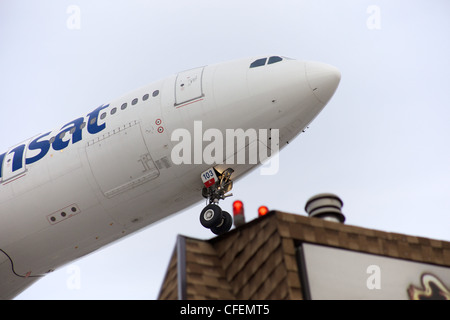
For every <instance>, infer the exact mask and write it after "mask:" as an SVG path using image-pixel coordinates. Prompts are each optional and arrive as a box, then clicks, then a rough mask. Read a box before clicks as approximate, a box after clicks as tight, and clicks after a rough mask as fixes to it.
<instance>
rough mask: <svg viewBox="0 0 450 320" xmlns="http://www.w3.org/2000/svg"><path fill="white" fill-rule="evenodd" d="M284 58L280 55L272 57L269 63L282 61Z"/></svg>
mask: <svg viewBox="0 0 450 320" xmlns="http://www.w3.org/2000/svg"><path fill="white" fill-rule="evenodd" d="M282 60H283V58H281V57H278V56H274V57H270V58H269V62H268V63H267V64H272V63H277V62H280V61H282Z"/></svg>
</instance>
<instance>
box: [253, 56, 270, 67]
mask: <svg viewBox="0 0 450 320" xmlns="http://www.w3.org/2000/svg"><path fill="white" fill-rule="evenodd" d="M266 61H267V58H262V59H258V60H256V61H254V62H252V64H251V65H250V68H256V67H262V66H265V65H266Z"/></svg>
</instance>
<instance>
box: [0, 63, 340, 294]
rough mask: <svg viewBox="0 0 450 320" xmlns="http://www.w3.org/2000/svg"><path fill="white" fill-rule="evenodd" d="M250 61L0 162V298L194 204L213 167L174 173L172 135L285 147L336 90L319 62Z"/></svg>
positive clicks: (170, 82)
mask: <svg viewBox="0 0 450 320" xmlns="http://www.w3.org/2000/svg"><path fill="white" fill-rule="evenodd" d="M257 60H258V58H253V59H252V58H250V59H242V60H236V61H232V62H227V63H222V64H216V65H210V66H206V67H202V68H197V69H192V70H188V71H184V72H181V73H179V74H178V75H173V76H171V77H168V78H166V79H164V80H161V81H158V82H154V83H152V84H150V85H148V86H145V87H142V88H140V89H138V90H136V91H134V92H132V93H130V94H127V95H125V96H123V97H121V98H119V99H117V100H114V101H111V102H110V103H108V104H105V105H102V106H100V107H98V108H96V109H94V110H93V111H91V112H89V113H87V114H86V115H84V116H81V117H79V118H77V119H74V120H72V121H70V122H68V123H67V124H65V125H63V126H59V127H57V128H56V129H55V130H53V131H45V132H43V133H41V134H39V135H37V136H35V137H32V138H31V139H29V140H27V141H24V142H22V143H20V144H17V145H14V146H13V147H11V148H10V149H9V150H5V151H4V152H2V153H1V154H0V166H1V171H0V172H1V180H0V181H1V182H0V250H1V251H0V299H2V298H3V299H9V298H12V297H14V296H15V295H17V294H18V293H19V292H20V291H22V290H23V289H24V288H26V287H27V286H28V285H30V284H31V283H32V282H33V281H35V280H37V279H38V278H39V277H40V276H42V275H45V274H46V273H48V272H51V271H52V270H54V269H55V268H57V267H59V266H61V265H63V264H66V263H68V262H70V261H72V260H74V259H76V258H78V257H81V256H83V255H85V254H87V253H90V252H92V251H94V250H96V249H98V248H100V247H102V246H104V245H106V244H108V243H110V242H112V241H114V240H116V239H119V238H121V237H123V236H125V235H128V234H130V233H132V232H134V231H136V230H138V229H140V228H143V227H145V226H147V225H149V224H151V223H153V222H155V221H158V220H160V219H162V218H164V217H167V216H169V215H171V214H174V213H176V212H177V211H180V210H182V209H183V208H186V207H188V206H190V205H192V204H194V203H196V202H198V201H199V200H201V199H202V193H201V189H202V187H203V184H202V181H201V179H200V174H201V173H202V172H203V171H205V170H206V169H208V168H209V167H211V166H212V165H210V164H206V163H200V164H198V163H195V161H192V164H181V165H176V164H174V163H173V161H172V158H171V150H172V148H173V147H174V145H175V144H176V142H174V141H172V139H171V133H172V132H173V131H174V130H176V129H178V128H185V129H187V130H189V131H190V132H191V133H192V136H194V134H195V132H194V121H201V124H202V130H207V129H209V128H215V129H218V130H220V131H221V132H223V133H224V135H225V130H226V129H237V128H242V129H244V130H246V129H249V128H254V129H256V130H258V129H268V130H270V129H274V128H276V129H279V135H280V141H279V147H280V148H282V147H283V146H284V145H285V144H286V143H287V142H288V141H289V140H291V139H292V138H294V137H295V136H296V135H297V134H299V133H300V132H301V130H303V129H304V128H305V127H306V126H307V125H308V124H309V123H310V122H311V121H312V120H313V119H314V118H315V117H316V116H317V114H318V113H319V112H320V111H321V110H322V109H323V107H324V106H325V104H326V103H327V102H328V100H329V99H330V98H331V96H332V95H333V93H334V91H335V89H336V87H337V85H338V83H339V80H340V74H339V72H338V71H337V70H336V69H335V68H333V67H330V66H327V65H324V64H320V63H314V62H301V61H296V60H292V59H286V58H283V59H281V58H277V59H272V60H271V61H275V60H277V61H275V62H274V63H271V64H268V63H267V62H268V61H269V60H267V61H266V63H265V64H263V63H262V62H261V61H259V62H260V63H259V64H262V65H258V63H257V64H256V65H253V67H250V66H251V64H252V63H253V62H254V61H257ZM254 144H258V141H248V143H247V144H246V146H245V148H246V149H249V148H251V147H252V145H254ZM269 147H270V146H269ZM237 151H238V150H236V152H237ZM224 156H225V157H226V156H229V155H226V153H225V152H224ZM224 160H225V159H224ZM213 166H214V167H215V168H216V169H217V170H218V171H219V172H221V171H222V170H224V169H226V168H228V167H231V168H233V169H234V170H235V172H234V174H233V176H232V178H233V179H236V178H238V177H240V176H242V174H244V173H245V172H247V171H248V170H250V169H252V168H254V167H256V165H255V164H250V163H246V164H226V163H225V161H224V164H218V165H213Z"/></svg>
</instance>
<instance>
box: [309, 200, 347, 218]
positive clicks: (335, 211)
mask: <svg viewBox="0 0 450 320" xmlns="http://www.w3.org/2000/svg"><path fill="white" fill-rule="evenodd" d="M343 205H344V203H343V202H342V200H341V199H340V198H339V197H338V196H337V195H335V194H333V193H321V194H317V195H315V196H313V197H311V198H309V199H308V201H307V202H306V205H305V211H306V212H307V213H308V215H309V216H310V217H311V218H321V219H324V220H329V221H334V222H340V223H344V221H345V216H344V215H343V214H342V212H341V208H342V207H343Z"/></svg>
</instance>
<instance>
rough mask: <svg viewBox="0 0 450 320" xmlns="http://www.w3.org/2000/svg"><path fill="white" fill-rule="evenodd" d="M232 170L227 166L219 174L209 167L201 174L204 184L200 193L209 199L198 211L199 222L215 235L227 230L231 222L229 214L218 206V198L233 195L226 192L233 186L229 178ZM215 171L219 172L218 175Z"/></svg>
mask: <svg viewBox="0 0 450 320" xmlns="http://www.w3.org/2000/svg"><path fill="white" fill-rule="evenodd" d="M233 172H234V170H233V169H231V168H228V169H226V170H225V171H224V172H222V174H219V173H218V172H217V171H215V169H214V168H211V169H208V170H207V171H205V172H203V173H202V175H201V177H202V180H203V183H204V185H205V186H204V187H203V189H202V195H203V197H204V198H207V199H208V200H209V204H208V205H207V206H206V207H205V208H203V210H202V212H201V213H200V223H201V224H202V226H204V227H205V228H208V229H211V231H212V232H213V233H214V234H216V235H221V234H224V233H226V232H228V231H229V230H230V229H231V225H232V224H233V219H232V218H231V215H230V214H229V213H228V212H226V211H222V209H221V208H220V207H219V206H218V203H219V200H223V199H225V198H227V197H230V196H232V195H233V194H231V193H230V194H228V192H230V191H231V189H232V188H233V181H231V179H230V177H231V174H232V173H233ZM216 173H217V174H219V177H217V174H216Z"/></svg>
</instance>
